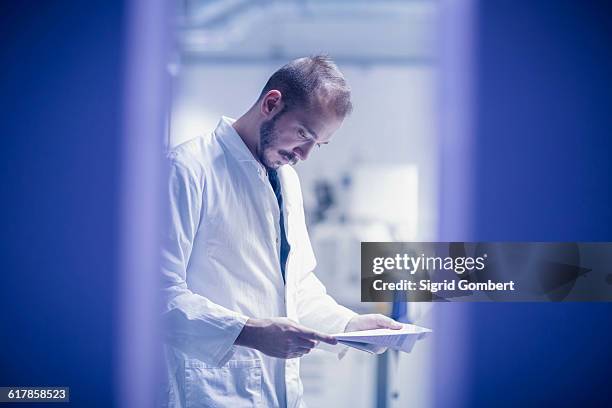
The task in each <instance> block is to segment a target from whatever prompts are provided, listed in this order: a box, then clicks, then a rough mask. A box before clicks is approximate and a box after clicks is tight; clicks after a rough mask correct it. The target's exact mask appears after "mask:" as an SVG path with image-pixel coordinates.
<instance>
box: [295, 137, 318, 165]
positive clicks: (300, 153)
mask: <svg viewBox="0 0 612 408" xmlns="http://www.w3.org/2000/svg"><path fill="white" fill-rule="evenodd" d="M314 145H315V143H314V142H313V141H309V142H307V143H304V144H302V145H300V146H298V147H296V148H295V149H293V153H294V154H295V155H296V156H297V157H298V159H300V160H302V161H304V160H306V159H307V158H308V156H309V155H310V152H311V151H312V148H313V147H314Z"/></svg>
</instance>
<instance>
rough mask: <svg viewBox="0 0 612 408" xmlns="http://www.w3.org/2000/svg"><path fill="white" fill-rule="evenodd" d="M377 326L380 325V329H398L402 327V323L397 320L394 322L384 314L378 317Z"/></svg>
mask: <svg viewBox="0 0 612 408" xmlns="http://www.w3.org/2000/svg"><path fill="white" fill-rule="evenodd" d="M378 327H380V328H381V329H393V330H399V329H401V328H402V327H404V326H402V324H401V323H399V322H396V321H395V320H393V319H391V318H389V317H387V316H384V315H380V316H379V317H378Z"/></svg>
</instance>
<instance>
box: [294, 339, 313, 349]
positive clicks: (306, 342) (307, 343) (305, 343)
mask: <svg viewBox="0 0 612 408" xmlns="http://www.w3.org/2000/svg"><path fill="white" fill-rule="evenodd" d="M297 345H298V346H299V347H304V348H308V349H312V348H315V347H316V346H317V342H316V341H314V340H310V339H305V338H303V337H298V339H297Z"/></svg>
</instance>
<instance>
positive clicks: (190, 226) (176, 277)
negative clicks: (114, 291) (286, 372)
mask: <svg viewBox="0 0 612 408" xmlns="http://www.w3.org/2000/svg"><path fill="white" fill-rule="evenodd" d="M169 158H170V169H169V176H170V177H169V196H168V197H169V202H168V210H169V211H168V213H169V219H168V220H167V223H166V224H167V226H166V231H167V232H166V234H165V236H164V239H163V243H162V254H161V255H162V256H161V258H162V259H161V269H162V294H163V306H164V310H163V324H164V329H165V334H166V336H165V339H166V342H167V343H168V344H170V345H171V346H173V347H175V348H177V349H178V350H180V351H182V352H183V353H185V354H186V355H187V356H188V357H191V358H196V359H198V360H201V361H203V362H205V363H207V364H211V365H214V366H221V365H223V364H225V363H226V362H227V361H228V360H229V359H230V358H231V356H232V355H233V353H234V351H235V347H236V346H234V341H235V340H236V338H237V337H238V335H239V334H240V332H241V331H242V328H243V327H244V324H245V323H246V321H247V320H248V317H247V316H244V315H242V314H240V313H237V312H234V311H232V310H229V309H227V308H225V307H222V306H220V305H218V304H216V303H214V302H212V301H210V300H209V299H207V298H206V297H204V296H201V295H199V294H196V293H193V292H192V291H191V290H190V289H189V287H188V285H187V265H188V262H189V258H190V255H191V251H192V248H193V242H194V238H195V236H196V232H197V230H198V227H199V225H200V217H201V214H202V205H203V201H202V198H203V190H204V176H203V174H198V172H197V170H194V169H193V167H194V166H189V165H186V164H185V163H183V162H181V161H180V160H178V157H177V155H176V154H174V153H170V155H169ZM190 167H191V168H190Z"/></svg>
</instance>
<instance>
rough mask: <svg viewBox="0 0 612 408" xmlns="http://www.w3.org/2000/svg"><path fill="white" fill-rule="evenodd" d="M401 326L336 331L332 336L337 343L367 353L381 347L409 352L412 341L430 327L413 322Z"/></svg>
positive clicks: (424, 334) (424, 333) (423, 335)
mask: <svg viewBox="0 0 612 408" xmlns="http://www.w3.org/2000/svg"><path fill="white" fill-rule="evenodd" d="M403 326H404V327H403V328H401V329H398V330H392V329H373V330H361V331H355V332H349V333H338V334H334V335H333V336H334V337H335V338H336V339H338V343H342V344H345V345H347V346H350V347H353V348H356V349H359V350H363V351H367V352H368V353H375V352H376V351H378V350H380V348H381V347H387V348H390V349H393V350H399V351H404V352H406V353H410V351H411V350H412V347H413V346H414V343H415V342H416V341H417V340H418V339H421V338H423V337H425V336H426V335H427V334H428V333H431V330H430V329H427V328H425V327H420V326H415V325H414V324H403Z"/></svg>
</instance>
